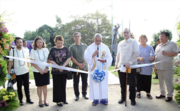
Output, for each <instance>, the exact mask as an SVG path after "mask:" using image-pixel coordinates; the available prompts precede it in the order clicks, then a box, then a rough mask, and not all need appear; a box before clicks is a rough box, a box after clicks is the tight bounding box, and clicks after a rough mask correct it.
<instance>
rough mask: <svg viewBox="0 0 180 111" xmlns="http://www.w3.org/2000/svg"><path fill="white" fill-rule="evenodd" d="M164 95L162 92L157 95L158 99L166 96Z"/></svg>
mask: <svg viewBox="0 0 180 111" xmlns="http://www.w3.org/2000/svg"><path fill="white" fill-rule="evenodd" d="M164 97H165V96H164V95H162V94H160V95H158V96H156V99H160V98H164Z"/></svg>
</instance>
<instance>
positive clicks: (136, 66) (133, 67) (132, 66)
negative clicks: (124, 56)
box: [110, 57, 172, 72]
mask: <svg viewBox="0 0 180 111" xmlns="http://www.w3.org/2000/svg"><path fill="white" fill-rule="evenodd" d="M170 58H172V57H169V58H167V59H164V60H162V61H158V62H154V63H148V64H138V65H131V66H130V68H132V69H135V68H138V67H146V66H152V65H155V64H158V63H160V62H164V61H166V60H168V59H170ZM118 70H120V68H119V69H115V70H112V71H110V72H113V71H118Z"/></svg>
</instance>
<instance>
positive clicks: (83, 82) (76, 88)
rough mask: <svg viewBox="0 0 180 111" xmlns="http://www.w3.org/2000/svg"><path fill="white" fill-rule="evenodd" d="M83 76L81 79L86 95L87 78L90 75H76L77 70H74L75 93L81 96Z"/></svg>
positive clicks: (83, 91)
mask: <svg viewBox="0 0 180 111" xmlns="http://www.w3.org/2000/svg"><path fill="white" fill-rule="evenodd" d="M80 76H81V80H82V95H83V96H85V95H86V94H87V86H88V83H87V79H88V75H87V74H84V73H78V75H76V72H73V86H74V93H75V96H77V97H79V78H80Z"/></svg>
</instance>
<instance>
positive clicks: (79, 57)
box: [69, 43, 87, 70]
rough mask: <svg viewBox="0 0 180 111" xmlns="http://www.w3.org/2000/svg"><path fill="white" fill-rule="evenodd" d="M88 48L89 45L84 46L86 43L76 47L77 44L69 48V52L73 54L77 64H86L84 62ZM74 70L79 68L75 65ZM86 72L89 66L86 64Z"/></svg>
mask: <svg viewBox="0 0 180 111" xmlns="http://www.w3.org/2000/svg"><path fill="white" fill-rule="evenodd" d="M86 48H87V45H86V44H84V43H81V44H80V45H76V44H72V45H71V46H70V47H69V50H70V52H71V56H72V57H73V58H74V59H76V61H77V62H79V63H84V62H85V60H84V52H85V50H86ZM72 67H73V68H76V69H77V68H78V66H77V65H76V64H75V63H73V66H72ZM84 70H87V64H85V67H84Z"/></svg>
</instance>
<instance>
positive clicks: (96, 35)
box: [94, 33, 102, 40]
mask: <svg viewBox="0 0 180 111" xmlns="http://www.w3.org/2000/svg"><path fill="white" fill-rule="evenodd" d="M96 37H100V38H101V40H102V35H101V34H100V33H96V34H95V35H94V39H95V38H96Z"/></svg>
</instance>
